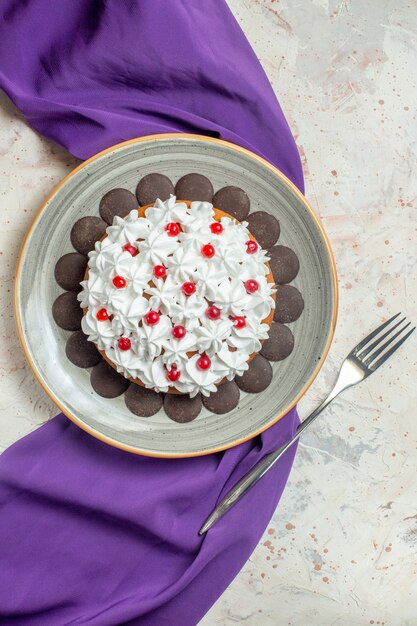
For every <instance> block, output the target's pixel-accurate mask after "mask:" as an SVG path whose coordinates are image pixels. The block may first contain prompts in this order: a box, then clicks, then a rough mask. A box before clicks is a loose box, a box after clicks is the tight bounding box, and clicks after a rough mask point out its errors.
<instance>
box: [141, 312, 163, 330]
mask: <svg viewBox="0 0 417 626" xmlns="http://www.w3.org/2000/svg"><path fill="white" fill-rule="evenodd" d="M160 317H161V316H160V315H159V313H158V311H149V313H147V314H146V315H145V323H146V324H147V325H148V326H155V324H157V323H158V322H159V318H160Z"/></svg>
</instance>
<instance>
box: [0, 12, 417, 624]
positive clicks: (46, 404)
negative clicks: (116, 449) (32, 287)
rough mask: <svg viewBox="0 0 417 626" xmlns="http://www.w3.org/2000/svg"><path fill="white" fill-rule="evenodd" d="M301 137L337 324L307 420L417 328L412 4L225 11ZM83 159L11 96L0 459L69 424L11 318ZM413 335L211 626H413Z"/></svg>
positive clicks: (291, 498) (303, 409)
mask: <svg viewBox="0 0 417 626" xmlns="http://www.w3.org/2000/svg"><path fill="white" fill-rule="evenodd" d="M229 4H230V6H231V8H232V10H233V11H234V13H235V15H236V17H237V19H238V20H239V22H240V24H241V25H242V27H243V29H244V31H245V33H246V34H247V36H248V38H249V40H250V42H251V44H252V45H253V47H254V49H255V51H256V53H257V55H258V56H259V58H260V60H261V62H262V64H263V66H264V68H265V70H266V72H267V74H268V76H269V78H270V80H271V82H272V84H273V86H274V89H275V90H276V93H277V96H278V98H279V100H280V103H281V105H282V107H283V109H284V112H285V113H286V116H287V119H288V121H289V124H290V126H291V128H292V130H293V133H294V135H295V137H296V141H297V145H298V148H299V151H300V154H301V157H302V161H303V166H304V173H305V178H306V195H307V197H308V199H309V200H310V202H311V203H312V205H313V207H315V209H316V210H317V212H318V213H319V215H320V217H321V219H322V221H323V224H324V226H325V228H326V230H327V232H328V234H329V236H330V240H331V242H332V245H333V249H334V252H335V256H336V263H337V267H338V271H339V283H340V314H339V321H338V326H337V331H336V336H335V340H334V343H333V346H332V348H331V351H330V354H329V357H328V359H327V361H326V364H325V366H324V367H323V370H322V372H321V373H320V375H319V377H318V379H317V380H316V382H315V383H314V385H313V386H312V388H311V389H310V390H309V392H308V394H307V397H306V398H304V399H303V401H302V402H301V403H300V406H299V408H300V414H301V416H305V415H306V414H307V412H308V410H309V409H310V408H312V407H313V406H315V405H316V404H317V403H318V402H319V401H320V399H321V398H322V397H323V396H324V395H325V393H326V391H327V390H329V388H330V386H331V384H332V382H333V380H334V378H335V374H336V369H337V368H338V366H339V364H340V362H341V360H342V358H343V357H344V355H345V353H346V352H347V351H348V350H349V349H350V348H351V346H352V345H353V344H354V343H356V341H357V340H358V339H359V338H360V337H361V336H362V335H363V334H365V333H366V332H367V331H369V330H370V329H372V328H373V327H374V326H376V325H377V324H378V323H380V322H381V321H382V320H384V319H385V318H387V317H389V316H390V315H392V314H393V313H396V312H397V311H399V310H402V311H403V312H404V313H405V314H407V315H409V316H410V318H412V319H413V320H414V322H416V321H417V297H416V292H417V285H416V265H417V263H416V255H417V236H416V230H417V216H416V203H417V184H416V179H417V123H416V101H417V99H416V93H417V91H416V77H417V71H416V67H417V11H416V7H415V5H413V3H411V2H407V1H406V0H396V2H394V1H387V0H368V2H366V3H364V2H361V0H340V1H334V0H327V1H326V0H307V1H305V2H294V1H293V0H229ZM75 165H76V160H75V159H73V158H72V157H71V156H69V155H68V154H67V153H66V151H65V150H63V149H61V148H59V147H57V146H56V145H53V144H51V143H50V142H48V141H46V140H45V139H43V138H42V137H40V136H39V135H37V134H36V133H34V132H33V131H32V130H30V129H29V128H28V127H27V126H26V124H25V122H24V121H23V119H22V117H21V115H20V114H19V113H17V112H16V110H15V108H14V107H13V105H12V104H11V103H10V102H9V100H8V99H7V98H6V97H5V96H4V95H2V96H0V289H1V293H0V297H1V301H0V315H1V318H2V323H1V326H0V333H1V335H0V336H1V346H2V349H1V351H0V449H4V448H6V447H7V446H9V445H10V444H12V443H13V442H14V441H16V440H17V439H19V438H20V437H22V436H23V435H25V434H27V433H29V432H30V431H31V430H33V429H34V428H36V427H37V426H39V425H40V424H42V423H43V422H44V421H45V420H47V419H48V418H49V417H51V416H53V415H54V414H55V413H56V409H55V407H54V406H53V405H52V403H51V402H50V401H49V400H48V398H47V397H46V396H45V395H44V393H43V392H42V390H41V389H40V387H39V386H38V384H37V383H36V382H35V380H34V377H33V375H32V373H31V371H30V369H29V367H28V366H27V365H26V362H25V359H24V356H23V353H22V350H21V349H20V346H19V343H18V339H17V335H16V331H15V326H14V321H13V307H12V291H13V275H14V267H15V263H16V258H17V253H18V249H19V247H20V245H21V242H22V238H23V236H24V233H25V231H26V229H27V228H28V226H29V224H30V222H31V220H32V217H33V215H34V213H35V211H36V209H37V208H38V206H39V204H40V203H41V201H42V199H43V198H44V197H45V196H46V194H47V193H48V192H49V191H50V190H51V188H52V186H53V185H54V184H55V183H56V182H58V181H59V180H60V179H61V178H62V177H63V175H64V174H66V173H67V172H69V171H70V170H71V169H72V168H73V167H74V166H75ZM416 348H417V333H416V334H415V335H414V336H413V338H412V339H411V340H409V342H408V343H407V344H406V347H404V348H403V349H402V351H401V353H399V354H398V355H397V356H396V357H394V359H393V360H392V361H391V362H390V364H387V365H386V366H384V367H383V368H382V369H381V370H380V371H379V372H378V373H377V374H375V376H373V377H372V378H371V379H370V380H369V381H367V382H365V383H363V384H362V385H360V386H359V387H356V388H354V389H351V390H349V391H348V392H346V393H345V395H343V396H342V397H341V398H340V399H338V400H336V401H335V402H334V403H333V405H332V406H331V407H330V408H329V409H328V410H327V412H326V413H325V414H323V416H322V417H321V418H320V420H319V422H318V423H316V425H315V426H314V428H313V430H312V431H311V432H310V433H307V434H306V435H305V436H304V437H303V440H302V442H301V444H300V447H299V451H298V454H297V457H296V461H295V463H294V467H293V470H292V473H291V476H290V479H289V482H288V485H287V488H286V490H285V492H284V495H283V498H282V500H281V503H280V505H279V507H278V509H277V511H276V513H275V515H274V518H273V520H271V523H270V524H269V527H268V529H267V531H266V532H265V535H264V536H263V537H262V539H261V540H260V543H259V546H258V547H257V549H256V550H255V552H254V553H253V555H252V556H251V558H250V559H249V561H248V563H247V564H246V566H245V567H244V569H243V570H242V572H241V573H240V574H239V576H238V577H237V578H236V579H235V581H234V582H233V583H232V585H231V586H230V588H229V589H228V590H227V591H226V592H225V593H224V594H223V596H222V597H221V598H220V599H219V600H218V602H217V603H216V604H215V606H214V607H213V608H212V609H211V610H210V612H209V613H208V614H207V615H206V617H205V618H204V619H203V620H202V622H201V624H202V626H232V625H233V624H236V623H244V624H245V625H246V626H258V625H260V626H287V625H288V626H306V625H307V624H308V625H309V626H333V625H335V626H361V625H362V624H363V625H367V624H385V625H387V626H388V625H389V626H414V625H415V624H417V576H416V569H417V451H416V450H417V409H416V407H417V383H416V374H417V367H416Z"/></svg>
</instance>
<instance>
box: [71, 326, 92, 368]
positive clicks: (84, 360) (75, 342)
mask: <svg viewBox="0 0 417 626" xmlns="http://www.w3.org/2000/svg"><path fill="white" fill-rule="evenodd" d="M65 354H66V355H67V357H68V359H69V360H70V361H71V363H74V365H76V366H77V367H93V366H94V365H97V363H100V361H101V354H100V353H99V351H98V350H97V348H96V347H95V345H94V344H93V343H92V342H91V341H88V339H87V337H86V335H84V333H83V331H82V330H77V331H76V332H75V333H72V335H70V336H69V337H68V340H67V345H66V346H65Z"/></svg>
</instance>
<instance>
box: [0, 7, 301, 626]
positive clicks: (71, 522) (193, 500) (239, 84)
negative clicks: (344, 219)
mask: <svg viewBox="0 0 417 626" xmlns="http://www.w3.org/2000/svg"><path fill="white" fill-rule="evenodd" d="M0 86H1V87H2V88H3V89H4V90H5V91H6V93H7V94H8V95H9V97H10V98H11V99H12V100H13V102H14V103H15V104H16V106H17V107H18V108H19V109H20V110H21V111H22V112H23V114H24V115H25V117H26V119H27V121H28V123H29V124H30V125H31V126H32V127H33V128H35V129H36V130H37V131H39V132H41V133H42V134H44V135H45V136H47V137H49V138H51V139H53V140H55V141H57V142H58V143H60V144H61V145H63V146H65V147H66V148H67V149H68V150H69V151H70V152H71V153H72V154H73V155H75V156H77V157H79V158H87V157H89V156H91V155H92V154H94V153H95V152H97V151H99V150H101V149H104V148H106V147H109V146H110V145H113V144H115V143H118V142H120V141H124V140H127V139H131V138H133V137H137V136H143V135H147V134H154V133H165V132H194V133H200V134H204V135H210V136H216V137H221V138H223V139H226V140H229V141H232V142H235V143H237V144H240V145H242V146H244V147H246V148H249V149H251V150H253V151H254V152H256V153H258V154H260V155H261V156H263V157H264V158H266V159H268V160H269V161H270V162H272V163H274V164H275V165H276V166H277V167H279V168H280V169H281V170H282V171H283V172H284V173H285V174H286V175H287V176H289V178H291V180H293V182H294V183H295V184H296V185H297V186H298V187H299V188H300V189H301V190H302V189H303V179H302V171H301V166H300V160H299V157H298V153H297V149H296V146H295V143H294V140H293V138H292V136H291V133H290V130H289V128H288V125H287V123H286V121H285V118H284V116H283V114H282V111H281V109H280V107H279V104H278V102H277V100H276V98H275V95H274V93H273V91H272V89H271V86H270V85H269V83H268V80H267V78H266V76H265V74H264V72H263V70H262V68H261V66H260V64H259V62H258V60H257V59H256V56H255V54H254V52H253V51H252V49H251V48H250V46H249V44H248V42H247V40H246V38H245V37H244V35H243V33H242V31H241V30H240V28H239V26H238V25H237V23H236V21H235V20H234V18H233V16H232V14H231V13H230V11H229V9H228V7H227V5H226V4H225V2H223V0H205V1H204V2H201V0H175V1H174V0H152V2H145V1H144V0H142V1H139V0H136V1H133V0H126V2H120V0H107V1H106V0H101V1H99V0H61V1H60V2H54V3H52V2H50V1H49V0H25V1H24V2H23V1H22V0H3V2H2V4H1V7H0ZM265 393H273V387H272V388H270V389H269V391H267V392H265ZM225 419H227V415H226V416H225ZM297 425H298V416H297V413H296V410H295V409H294V410H292V411H290V412H289V413H288V414H287V415H286V416H285V418H283V419H282V420H280V421H279V422H278V423H277V424H276V425H275V426H273V427H272V428H270V429H269V430H268V431H266V432H265V433H263V434H262V435H261V436H260V437H256V438H254V439H253V440H251V441H248V442H246V443H244V444H241V445H239V446H237V447H235V448H233V449H230V450H227V451H225V452H222V453H217V454H213V455H208V456H204V457H198V458H191V459H175V460H167V459H153V458H146V457H139V456H135V455H131V454H128V453H126V452H123V451H120V450H116V449H114V448H111V447H110V446H107V445H105V444H103V443H101V442H99V441H97V440H95V439H93V438H92V437H90V436H89V435H87V434H86V433H84V432H83V431H81V430H79V429H78V428H77V427H76V426H75V425H73V424H72V423H71V422H69V420H67V419H66V418H65V417H64V416H63V415H58V416H57V417H55V418H54V419H53V420H51V421H50V422H48V423H47V424H45V425H44V426H42V427H41V428H39V429H38V430H36V431H35V432H33V433H32V434H30V435H28V436H27V437H25V438H24V439H22V440H20V441H18V442H17V443H16V444H14V445H13V446H11V447H10V448H9V449H8V450H6V451H5V452H4V453H3V455H2V456H1V457H0V561H1V564H0V622H1V623H2V624H30V625H34V626H36V625H38V624H39V625H42V626H48V625H51V626H59V625H61V624H62V625H64V624H89V625H97V626H106V625H109V626H113V625H116V624H139V625H141V626H143V625H144V626H165V625H166V626H172V624H181V626H194V625H195V624H197V623H198V621H199V620H200V619H201V618H202V616H203V615H204V614H205V612H206V611H207V610H208V609H209V608H210V606H211V605H212V604H213V602H215V600H216V599H217V598H218V597H219V596H220V595H221V593H222V592H223V591H224V589H225V588H226V587H227V585H228V584H229V583H230V582H231V581H232V580H233V578H234V577H235V576H236V574H237V573H238V571H239V570H240V569H241V567H242V566H243V565H244V563H245V561H246V560H247V559H248V557H249V556H250V554H251V552H252V551H253V549H254V548H255V547H256V544H257V542H258V540H259V538H260V536H261V534H262V532H263V531H264V529H265V528H266V526H267V524H268V521H269V520H270V518H271V516H272V514H273V512H274V510H275V508H276V506H277V504H278V501H279V499H280V496H281V494H282V491H283V489H284V486H285V483H286V480H287V477H288V474H289V471H290V468H291V464H292V461H293V457H294V454H295V448H294V447H293V448H292V449H291V450H289V451H288V452H287V453H286V454H285V455H284V457H283V458H282V459H281V460H280V462H278V463H277V464H276V465H275V466H274V467H273V469H272V470H271V471H270V472H269V473H268V474H267V475H266V476H265V477H264V478H263V479H262V480H261V481H260V482H259V483H258V485H257V486H256V487H255V488H254V489H253V490H252V491H251V492H250V493H249V494H248V495H247V496H246V497H245V498H243V499H242V501H241V502H240V503H238V504H237V505H236V506H235V507H234V509H233V510H232V511H231V512H230V513H229V514H228V515H227V516H226V517H225V518H223V520H221V521H220V522H219V523H218V524H217V525H216V526H215V527H213V529H212V530H211V531H210V532H209V533H208V534H207V535H206V536H205V537H204V538H201V537H199V536H198V529H199V528H200V526H201V524H202V522H203V521H204V519H205V518H206V517H207V515H208V514H209V513H210V512H211V510H212V509H213V507H214V506H215V504H216V502H217V501H218V500H219V498H221V497H222V495H224V493H225V492H226V491H227V489H228V488H230V487H231V486H232V485H233V484H234V483H235V482H236V481H237V480H239V478H240V477H241V476H242V475H243V474H244V473H245V472H246V471H248V470H249V469H250V468H251V467H253V465H254V464H255V463H256V462H257V461H258V460H259V459H260V458H261V457H262V456H263V455H264V454H265V453H266V452H268V451H269V450H271V449H273V448H274V447H276V446H278V445H280V444H282V443H284V442H285V441H286V440H287V439H288V437H290V436H291V434H292V433H293V432H294V430H295V428H296V427H297Z"/></svg>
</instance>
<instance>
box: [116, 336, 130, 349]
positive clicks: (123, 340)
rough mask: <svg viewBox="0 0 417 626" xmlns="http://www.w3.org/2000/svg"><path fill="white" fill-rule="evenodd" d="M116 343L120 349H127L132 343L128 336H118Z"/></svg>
mask: <svg viewBox="0 0 417 626" xmlns="http://www.w3.org/2000/svg"><path fill="white" fill-rule="evenodd" d="M117 345H118V346H119V349H120V350H129V349H130V346H131V345H132V344H131V341H130V339H129V337H120V339H119V341H118V342H117Z"/></svg>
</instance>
